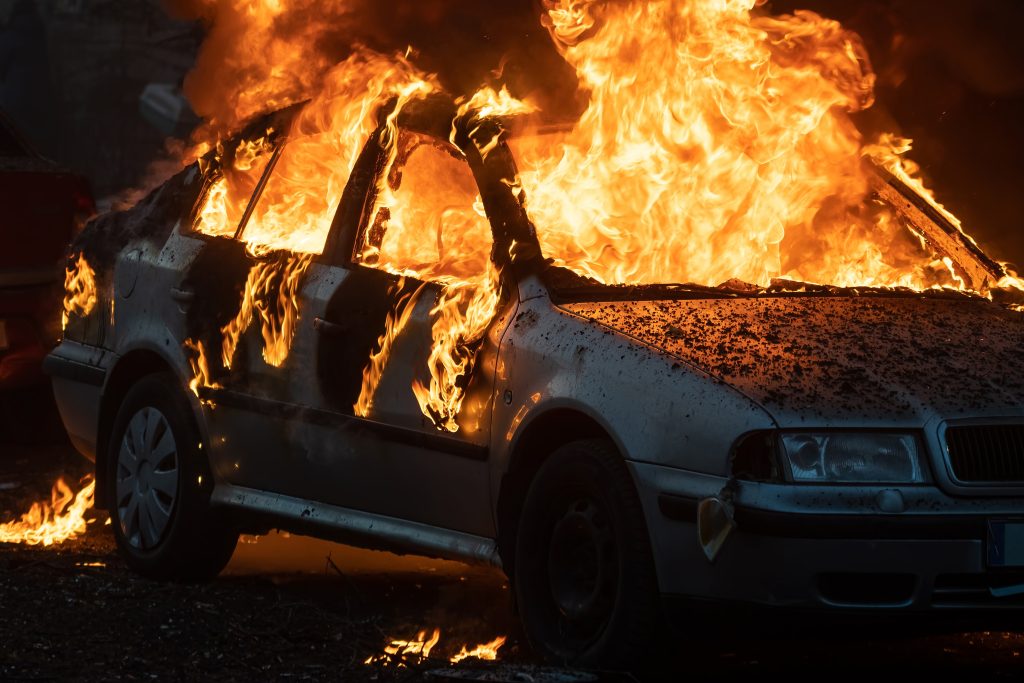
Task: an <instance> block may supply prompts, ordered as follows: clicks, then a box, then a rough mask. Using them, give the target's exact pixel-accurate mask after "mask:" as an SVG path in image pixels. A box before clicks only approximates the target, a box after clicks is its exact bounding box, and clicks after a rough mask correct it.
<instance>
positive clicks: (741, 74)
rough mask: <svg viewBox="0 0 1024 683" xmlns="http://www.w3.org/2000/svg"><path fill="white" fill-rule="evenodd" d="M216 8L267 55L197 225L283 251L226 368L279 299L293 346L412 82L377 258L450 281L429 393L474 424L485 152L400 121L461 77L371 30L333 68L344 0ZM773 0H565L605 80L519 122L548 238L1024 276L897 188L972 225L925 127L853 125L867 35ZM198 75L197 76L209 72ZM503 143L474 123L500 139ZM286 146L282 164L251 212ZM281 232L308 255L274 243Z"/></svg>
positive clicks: (953, 283) (1005, 281)
mask: <svg viewBox="0 0 1024 683" xmlns="http://www.w3.org/2000/svg"><path fill="white" fill-rule="evenodd" d="M203 3H204V5H205V6H207V7H208V8H209V10H210V12H211V13H212V14H214V15H217V16H220V14H222V13H223V14H225V15H230V16H231V17H233V20H232V21H233V23H232V22H228V24H226V25H228V26H232V27H233V29H234V30H235V32H236V35H235V36H233V37H232V39H233V40H236V41H237V40H247V41H249V43H251V45H253V46H254V49H253V51H252V53H251V54H252V55H253V60H252V61H253V64H249V63H248V62H246V63H245V64H242V63H234V62H232V63H230V64H228V65H227V66H226V67H225V70H224V71H225V73H228V74H232V76H231V78H230V82H229V83H227V84H226V85H225V88H226V90H225V92H229V93H232V94H233V96H232V97H220V98H219V99H218V98H211V97H210V96H209V93H207V94H206V96H205V98H206V99H205V102H204V105H205V106H201V107H199V109H200V110H201V112H202V113H206V114H208V115H209V116H210V118H211V122H210V124H209V126H208V128H207V133H208V134H209V135H210V138H209V139H208V141H207V142H206V143H204V145H203V146H204V147H205V148H207V149H213V150H214V155H213V156H214V161H215V162H217V163H219V164H220V165H221V166H222V168H220V169H219V170H215V171H214V172H213V177H212V178H211V180H212V181H213V182H212V186H211V187H210V189H209V190H208V192H207V197H206V200H205V204H204V206H203V207H202V209H201V210H200V213H199V217H198V220H197V226H196V227H197V229H198V230H200V231H201V232H204V233H207V234H209V235H217V236H233V235H235V234H236V232H238V231H239V230H240V229H241V230H242V232H241V239H242V240H243V241H244V242H245V243H246V245H247V248H248V251H249V253H250V254H252V255H253V256H255V257H256V258H257V259H260V260H259V262H258V263H257V264H256V265H254V266H253V268H252V269H251V271H250V273H249V278H248V282H247V283H246V287H245V293H244V295H243V300H242V305H241V310H240V311H239V314H238V316H237V318H236V319H235V320H234V321H232V322H231V323H230V324H229V325H228V326H226V327H225V328H224V329H223V330H222V332H223V344H222V349H221V351H222V357H223V362H224V364H225V365H226V366H230V364H231V362H232V360H233V357H234V354H235V352H236V349H237V345H238V341H239V338H240V336H241V334H242V333H243V332H244V331H245V329H246V328H247V327H249V326H250V325H251V324H252V323H253V321H254V320H255V318H256V316H257V315H258V316H259V317H260V323H261V327H262V333H263V338H264V342H265V348H264V358H265V360H266V361H267V363H268V364H270V365H275V366H279V365H281V364H282V363H283V362H284V360H285V359H286V358H287V355H288V349H289V347H290V344H291V339H292V335H293V333H294V326H295V320H296V318H295V316H296V315H297V310H298V309H297V295H298V286H299V284H300V283H301V279H302V277H303V275H304V273H305V271H306V269H307V268H308V267H309V265H310V263H311V257H312V256H313V255H316V254H319V253H321V251H322V250H323V248H324V243H325V240H326V237H327V233H328V231H329V229H330V226H331V223H332V220H333V219H334V216H335V212H336V210H337V207H338V205H339V203H340V200H341V195H342V192H343V190H344V188H345V186H346V183H347V181H348V177H349V175H350V173H351V171H352V169H353V167H354V164H355V161H356V159H357V156H358V154H359V153H360V151H361V149H362V147H363V145H364V143H365V142H366V140H367V139H368V137H369V136H370V134H371V133H372V132H373V131H374V130H375V129H376V128H377V126H378V119H377V113H378V111H379V109H380V106H381V105H382V103H384V102H386V101H389V100H393V101H395V102H397V104H396V106H395V107H394V109H393V110H392V111H391V114H390V116H389V117H388V119H387V125H386V129H385V131H384V135H383V136H382V144H383V145H384V147H385V150H386V151H387V153H388V157H387V159H386V162H385V169H384V170H385V172H384V173H382V174H381V175H380V177H379V178H380V179H379V183H378V184H379V186H378V187H377V188H376V190H377V192H376V203H375V205H374V206H373V207H370V208H371V213H370V215H371V217H372V220H371V232H372V233H373V235H372V236H373V237H375V239H373V240H370V241H369V243H368V244H366V245H364V246H363V248H362V250H361V253H360V254H359V255H358V260H359V261H360V262H361V263H362V264H363V265H364V266H368V267H374V268H379V269H383V270H386V271H388V272H391V273H393V274H396V275H400V276H403V277H410V278H414V279H417V280H420V281H424V282H430V283H434V285H436V287H437V289H438V293H437V295H436V297H437V298H436V302H435V305H434V306H433V308H432V315H433V316H434V320H433V325H432V333H431V334H432V340H433V347H432V350H431V353H430V354H429V358H427V359H426V363H427V369H428V374H429V377H430V379H429V382H426V383H425V382H421V381H416V382H415V383H414V385H413V386H412V387H411V390H412V391H413V393H414V395H415V397H416V399H417V401H418V403H419V405H420V407H421V409H422V411H423V413H424V414H425V415H427V416H429V417H430V418H431V419H432V420H433V421H434V423H435V424H436V425H437V426H438V427H439V428H441V429H445V430H448V431H452V432H454V431H457V430H458V428H459V426H458V424H457V416H458V413H459V410H460V408H461V405H462V398H463V394H464V391H465V383H466V381H467V378H468V377H469V376H470V374H471V372H472V366H473V361H474V357H475V349H476V348H477V347H478V345H479V342H480V340H481V338H482V337H483V335H484V334H485V333H486V330H487V328H488V327H489V325H490V323H491V321H492V320H493V318H494V317H495V314H496V311H497V308H498V305H499V286H498V277H497V274H496V273H495V272H494V269H493V266H492V265H491V263H490V259H489V252H488V249H487V246H488V245H489V244H490V243H491V234H490V226H489V225H488V221H487V220H486V216H485V214H484V211H483V202H482V200H481V199H480V197H479V196H477V195H476V189H475V184H474V183H473V182H472V178H471V177H470V178H469V179H468V181H467V178H466V176H465V173H466V172H467V169H465V168H464V166H465V163H464V161H465V160H464V159H461V158H460V156H461V154H462V151H461V150H459V149H458V145H455V144H454V142H453V144H452V147H451V149H447V150H445V151H446V154H435V155H433V156H432V157H431V156H430V155H429V154H420V153H419V152H417V149H418V148H419V147H424V148H426V149H432V148H434V147H437V145H436V144H435V143H428V142H427V141H425V140H421V139H417V138H416V136H411V135H410V134H408V133H404V132H402V131H399V130H398V129H397V125H396V121H397V117H398V115H399V112H400V111H401V110H402V108H403V107H404V106H406V105H407V104H408V103H409V102H412V101H414V100H417V99H420V98H423V97H425V96H426V95H428V94H430V93H433V92H436V91H438V90H440V85H439V81H438V79H437V78H436V77H434V76H432V75H428V74H426V73H424V72H422V71H421V70H420V69H418V68H417V67H416V66H415V65H414V63H413V60H414V56H413V55H412V54H411V53H406V54H405V55H382V54H378V53H375V52H373V51H372V50H369V49H367V48H365V47H362V46H355V47H353V49H352V51H351V52H350V53H349V54H350V56H349V57H348V58H346V59H345V60H343V61H342V62H340V63H338V64H336V65H334V66H328V64H327V61H326V60H327V58H326V57H325V55H323V54H321V53H320V52H318V50H317V47H316V44H317V38H318V37H319V36H322V35H323V34H324V32H325V31H328V30H329V25H330V24H331V23H332V21H335V20H337V21H336V22H335V23H339V22H341V19H342V18H343V17H344V16H345V13H346V8H345V3H344V2H332V3H328V4H327V5H326V6H325V8H324V10H323V12H324V13H325V14H324V16H323V17H322V19H321V20H311V21H308V22H305V21H304V22H301V25H300V24H296V23H295V22H287V21H285V19H286V18H287V17H288V16H289V15H290V14H291V15H293V16H295V17H300V16H301V17H304V18H311V17H315V16H317V14H316V12H314V11H313V10H314V8H315V6H316V3H315V2H313V0H259V1H257V2H243V0H220V2H216V1H215V0H203ZM764 4H765V3H764V2H763V1H762V0H685V1H684V0H621V1H617V2H609V1H607V0H545V2H544V6H545V9H546V12H545V15H544V17H543V22H544V24H545V26H546V27H547V28H548V30H549V32H550V34H551V37H552V39H553V40H554V42H555V44H556V46H557V47H558V49H559V51H560V53H561V54H562V56H563V58H564V59H565V60H566V61H567V63H568V64H569V65H570V66H572V67H573V68H574V69H575V71H576V73H577V75H578V78H579V82H580V84H581V86H582V88H583V89H584V91H585V92H586V93H587V95H588V97H589V100H588V104H587V106H586V109H585V111H584V113H583V114H582V115H581V117H580V119H579V120H578V121H577V122H576V123H575V124H573V125H572V126H569V127H565V128H564V129H562V130H560V132H557V133H551V132H550V131H546V130H540V129H538V130H536V131H535V133H536V134H534V135H532V136H529V135H527V136H520V138H519V139H517V140H512V144H513V147H514V148H515V151H516V156H517V160H518V163H519V168H520V177H519V178H517V179H515V180H514V181H510V182H512V183H513V184H514V186H513V190H514V191H515V192H516V194H517V195H518V196H520V197H521V198H525V200H526V201H527V209H528V212H529V214H530V216H531V218H532V220H533V221H534V223H535V224H536V225H537V233H538V236H539V239H540V241H541V246H542V248H543V251H544V254H545V256H548V257H551V258H552V259H553V260H554V263H555V264H556V265H561V266H564V267H567V268H570V269H572V270H574V271H575V272H577V273H579V274H581V275H584V276H588V277H591V278H594V279H596V280H598V281H601V282H605V283H657V282H693V283H698V284H707V285H717V284H720V283H723V282H726V281H728V280H731V279H739V280H744V281H747V282H751V283H757V284H759V285H768V284H770V283H771V281H772V280H773V279H776V278H785V279H790V280H798V281H808V282H820V283H828V284H835V285H840V286H854V285H866V286H882V287H894V286H901V287H912V288H916V289H926V288H930V287H954V288H958V289H966V288H970V287H974V288H977V289H981V290H985V289H986V288H987V287H989V286H990V285H991V284H998V286H1002V287H1013V288H1016V289H1019V290H1022V291H1024V282H1021V281H1020V280H1018V279H1017V278H1016V276H1015V275H1012V274H1007V275H1006V276H1005V277H1002V279H1000V281H999V282H998V283H989V282H988V281H986V280H978V279H977V278H965V277H964V276H963V275H962V274H961V273H960V271H958V270H957V268H956V264H955V263H954V259H953V258H950V255H948V254H943V253H940V252H941V250H938V249H935V248H934V247H935V245H933V244H931V243H929V241H928V240H926V239H925V238H924V236H922V235H921V234H920V233H919V232H918V231H916V230H915V228H914V226H912V225H910V224H909V222H908V219H907V218H905V217H903V216H901V215H900V214H899V213H898V211H896V210H895V208H894V207H891V206H889V205H887V204H886V203H885V202H884V201H882V200H881V199H880V197H879V196H878V193H877V192H876V190H875V185H874V183H875V181H876V177H875V176H876V172H875V171H874V170H873V168H872V164H874V165H877V166H880V167H882V168H884V169H886V170H888V171H889V172H890V173H891V174H893V175H895V176H896V177H897V178H899V179H900V180H902V181H903V182H904V183H905V184H906V185H907V186H908V187H909V188H910V189H911V190H912V191H914V192H916V193H918V194H920V195H921V196H922V197H923V198H925V200H926V201H927V202H929V203H930V204H931V207H932V208H933V209H934V210H935V211H936V212H938V214H939V215H940V216H942V217H944V218H945V219H946V220H948V221H949V223H950V224H951V225H952V226H954V227H955V228H956V229H958V230H959V229H960V225H959V222H958V221H957V220H956V217H955V216H953V215H952V214H951V213H950V212H949V211H948V210H946V209H945V208H943V207H942V205H941V204H940V203H939V202H938V201H936V199H935V198H934V196H933V195H932V194H931V193H930V192H929V191H928V189H927V188H926V187H925V186H924V184H923V183H922V182H921V181H920V179H919V177H918V169H917V168H916V167H915V166H914V165H913V164H912V163H911V162H910V161H909V160H908V159H907V158H906V157H905V152H906V151H907V150H909V144H910V143H909V141H904V140H901V139H897V138H895V137H892V136H883V137H882V138H881V139H879V140H877V141H875V142H872V143H870V144H868V143H866V142H865V140H864V139H863V137H862V135H861V133H860V132H859V131H858V129H857V128H856V126H855V125H854V122H853V119H852V114H854V113H856V112H859V111H862V110H864V109H866V108H868V107H870V106H871V105H872V103H873V99H874V85H875V76H874V73H873V72H872V70H871V66H870V63H869V59H868V56H867V52H866V50H865V48H864V46H863V44H862V42H861V40H860V38H859V37H858V36H857V35H856V34H854V33H852V32H850V31H848V30H846V29H844V28H843V27H842V26H841V25H840V24H839V23H838V22H836V21H833V20H830V19H826V18H823V17H821V16H819V15H817V14H815V13H813V12H808V11H798V12H796V13H795V14H793V15H781V16H773V15H770V14H768V13H767V11H766V10H765V9H764V8H763V5H764ZM341 23H343V22H341ZM293 24H295V25H293ZM214 25H215V30H216V26H217V23H216V21H215V24H214ZM286 35H287V36H288V37H290V38H292V39H293V40H291V41H289V40H287V39H285V38H284V36H286ZM297 36H299V37H301V38H302V40H295V39H296V37H297ZM232 54H234V53H232ZM201 66H202V65H201ZM250 66H251V67H252V68H249V67H250ZM219 87H220V84H218V88H219ZM196 88H197V84H196V83H195V82H193V83H192V84H191V87H190V90H192V91H195V90H196ZM303 98H311V99H310V100H309V102H308V103H307V104H306V105H304V107H303V108H302V109H301V111H300V112H299V113H298V114H297V115H296V118H295V119H294V121H293V122H292V123H291V124H290V126H291V127H290V129H289V130H288V131H287V133H286V134H285V135H281V136H275V135H274V131H267V135H266V136H264V137H262V138H260V139H258V140H255V141H249V142H245V143H242V144H241V145H239V146H238V147H236V148H234V149H225V148H224V147H223V145H221V144H219V143H217V142H215V141H216V139H217V133H216V131H224V130H228V129H231V128H237V127H238V126H239V124H240V123H241V122H242V121H244V120H246V119H247V118H249V117H251V116H252V115H254V114H256V113H259V112H262V111H267V110H272V109H275V108H278V107H281V106H284V105H287V104H291V103H294V102H297V101H300V100H301V99H303ZM201 99H202V98H201ZM457 103H458V105H459V108H458V114H457V116H458V117H459V118H460V119H461V120H462V123H466V124H469V125H470V126H471V127H472V125H473V124H474V123H476V122H477V121H480V120H482V119H484V118H487V117H507V116H518V117H523V116H526V115H529V114H532V113H534V112H535V111H536V108H535V107H534V106H533V105H532V104H530V103H529V102H528V101H523V100H519V99H516V98H515V97H514V96H513V95H512V94H511V93H510V92H509V90H508V89H507V88H506V87H500V88H497V89H496V88H495V87H491V86H487V87H482V88H480V89H479V90H477V91H476V92H475V93H473V94H472V95H471V96H468V97H462V98H460V99H458V100H457ZM454 126H455V122H454V121H453V133H454V130H455V128H454ZM272 137H280V138H281V139H283V140H284V141H285V142H286V144H284V146H283V147H280V144H281V143H280V142H276V141H275V142H270V140H271V138H272ZM471 137H472V138H475V136H471ZM453 140H454V135H453ZM497 142H498V139H497V138H494V139H492V140H489V141H476V140H474V144H476V145H477V146H478V149H477V150H476V151H478V152H479V153H480V154H481V155H482V156H483V157H485V158H486V157H487V155H488V154H489V153H490V152H491V151H492V150H493V149H494V148H495V146H496V144H497ZM203 146H201V147H203ZM417 154H420V156H419V162H417V156H416V155H417ZM417 163H419V165H418V166H417ZM268 164H273V165H274V166H273V172H272V173H270V174H269V175H267V178H268V180H267V184H266V186H265V187H263V188H262V190H261V191H259V192H257V194H258V197H257V198H256V199H255V200H254V202H253V206H251V207H249V208H250V209H251V214H250V215H249V216H248V219H247V221H245V224H244V225H242V222H243V220H244V216H245V212H246V208H247V204H248V202H249V198H250V195H251V194H253V191H254V189H255V188H257V187H258V183H259V181H260V178H261V177H263V176H264V171H265V170H266V168H267V166H268ZM399 165H400V166H401V168H399ZM460 166H462V167H463V168H461V170H460V168H459V167H460ZM460 173H462V174H463V175H461V176H460ZM467 193H468V195H467ZM964 237H965V242H966V240H969V238H966V236H964ZM279 251H282V252H288V253H290V254H292V256H291V257H289V258H285V257H282V256H277V255H274V254H275V253H276V252H279ZM278 290H280V291H278ZM423 291H425V290H423ZM432 291H433V288H432ZM275 292H276V294H275ZM414 301H415V297H413V299H409V298H403V299H402V301H400V302H398V304H397V306H396V308H395V310H394V311H393V312H392V313H391V315H390V316H389V317H388V321H387V326H386V330H385V333H384V334H383V335H382V336H381V338H380V340H379V344H378V347H377V349H376V350H375V351H374V353H373V354H372V356H371V357H370V358H369V359H368V360H367V366H366V369H365V371H364V376H363V386H362V391H361V393H360V397H359V400H358V401H357V403H356V405H355V411H356V412H357V414H360V415H368V414H369V412H370V411H371V410H372V404H373V394H374V392H375V390H376V386H377V383H378V382H379V380H380V377H381V373H382V372H383V369H384V366H385V365H386V363H387V362H388V361H389V359H390V355H391V354H390V349H391V345H392V343H393V341H394V339H395V337H396V336H397V335H398V334H399V333H400V332H401V330H402V328H403V327H404V326H405V323H407V322H408V319H409V315H410V314H411V310H412V306H413V303H414ZM199 376H200V375H199V373H198V372H197V378H198V377H199Z"/></svg>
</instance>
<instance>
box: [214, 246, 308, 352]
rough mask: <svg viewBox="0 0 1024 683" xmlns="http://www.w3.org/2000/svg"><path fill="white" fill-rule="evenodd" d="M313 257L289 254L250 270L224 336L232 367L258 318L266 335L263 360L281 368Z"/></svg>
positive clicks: (289, 345) (296, 321)
mask: <svg viewBox="0 0 1024 683" xmlns="http://www.w3.org/2000/svg"><path fill="white" fill-rule="evenodd" d="M312 263H313V258H312V256H310V255H309V254H297V255H294V254H291V255H289V254H285V255H283V256H278V257H277V258H274V259H270V260H265V261H258V262H257V263H256V264H255V265H254V266H253V267H252V268H251V269H250V270H249V276H248V278H247V279H246V283H245V291H244V293H243V294H242V305H241V307H240V308H239V311H238V315H236V316H235V318H234V320H232V321H231V322H229V323H228V324H227V325H226V326H225V327H224V329H223V330H221V333H222V334H223V336H224V341H223V344H222V361H223V363H224V367H225V368H230V367H231V364H232V362H233V361H234V357H235V350H236V349H237V348H238V342H239V340H240V339H241V337H242V335H243V334H244V333H245V331H246V330H247V329H249V326H250V325H251V324H252V322H253V319H254V318H255V317H256V316H257V315H258V316H259V319H260V329H261V332H262V335H263V360H265V361H266V362H267V364H268V365H271V366H273V367H275V368H276V367H281V365H282V364H284V361H285V360H286V359H287V358H288V353H289V351H290V349H291V344H292V338H293V337H294V336H295V326H296V325H297V324H298V319H299V290H300V288H301V286H302V278H303V275H305V273H306V271H307V270H308V269H309V266H310V265H312Z"/></svg>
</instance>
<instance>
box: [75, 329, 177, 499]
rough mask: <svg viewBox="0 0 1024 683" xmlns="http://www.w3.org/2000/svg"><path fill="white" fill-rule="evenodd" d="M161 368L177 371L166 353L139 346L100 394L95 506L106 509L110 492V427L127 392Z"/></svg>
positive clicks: (125, 357)
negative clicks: (108, 480) (108, 463)
mask: <svg viewBox="0 0 1024 683" xmlns="http://www.w3.org/2000/svg"><path fill="white" fill-rule="evenodd" d="M162 372H167V373H170V374H175V375H176V374H177V373H175V371H174V365H173V364H172V362H171V361H170V360H169V359H167V358H166V357H165V356H164V355H163V354H161V353H158V352H156V351H153V350H152V349H147V348H139V349H134V350H132V351H129V352H128V353H126V354H124V355H123V356H121V357H120V358H119V359H118V361H117V363H116V364H115V365H114V367H113V368H112V369H111V371H110V375H109V377H108V378H107V382H106V384H105V386H104V388H103V395H102V396H101V397H100V413H99V429H98V431H97V438H96V496H95V500H96V507H97V508H100V509H104V508H105V506H106V501H107V496H108V490H107V486H108V482H107V457H108V450H109V441H110V431H111V430H112V429H113V425H114V420H115V418H116V417H117V411H118V409H119V408H120V407H121V403H122V402H123V401H124V398H125V396H126V395H127V394H128V392H129V391H130V390H131V388H132V386H134V385H135V383H136V382H138V381H139V380H140V379H142V378H143V377H146V376H147V375H154V374H158V373H162Z"/></svg>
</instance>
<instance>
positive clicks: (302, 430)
mask: <svg viewBox="0 0 1024 683" xmlns="http://www.w3.org/2000/svg"><path fill="white" fill-rule="evenodd" d="M403 144H404V145H405V153H404V154H403V155H402V156H401V157H400V160H399V162H397V165H396V167H395V168H393V169H392V171H391V173H390V178H389V183H388V184H389V187H390V190H389V191H387V192H385V193H383V195H382V196H381V198H380V199H379V201H378V206H377V208H376V210H375V211H374V212H373V213H372V216H371V217H370V222H369V223H368V224H367V225H366V226H364V227H365V228H366V229H364V230H361V231H359V232H360V234H361V235H362V236H363V237H362V238H361V239H360V240H358V241H357V245H356V249H355V252H354V256H352V257H351V258H350V259H348V262H342V263H338V264H337V265H331V266H324V265H320V264H318V265H317V266H315V267H314V270H315V273H314V276H313V278H312V280H311V283H310V285H309V286H307V287H306V288H305V289H304V290H303V292H302V300H301V304H300V317H299V324H298V328H297V331H296V336H295V340H294V346H293V350H292V354H293V355H296V356H301V357H302V358H304V359H305V362H306V363H308V365H307V370H308V372H306V373H304V374H302V375H301V376H300V375H293V376H292V378H291V390H290V401H289V402H290V404H291V405H292V406H293V408H292V409H293V410H294V411H295V414H296V415H297V416H298V417H299V419H296V420H294V421H293V422H292V425H291V427H290V430H291V431H290V439H291V452H292V456H293V460H292V462H293V463H301V470H302V472H301V475H300V476H299V477H298V478H294V479H293V478H291V477H289V480H290V481H289V483H288V484H287V488H288V489H290V490H283V491H282V492H283V493H293V494H294V495H297V496H300V497H303V498H312V499H315V500H318V501H322V502H326V503H331V504H335V505H339V506H342V507H347V508H353V509H358V510H364V511H368V512H374V513H378V514H383V515H388V516H392V517H397V518H402V519H408V520H413V521H418V522H422V523H427V524H431V525H435V526H440V527H444V528H449V529H454V530H458V531H463V532H466V533H473V534H478V535H482V536H486V535H490V534H491V533H493V520H492V517H491V514H490V493H489V483H488V482H489V480H488V469H487V452H488V445H489V442H490V415H491V407H492V397H493V386H494V383H493V373H494V366H495V359H496V357H497V349H498V345H499V343H500V338H501V334H502V332H503V330H504V328H505V321H507V320H508V318H509V316H510V315H511V306H512V302H511V301H507V300H503V299H502V298H501V297H500V296H499V294H498V291H497V290H498V288H497V276H496V275H495V274H494V272H493V268H492V267H491V266H490V245H491V238H490V227H489V225H488V223H487V220H486V218H485V217H484V216H483V211H482V209H481V208H480V202H479V198H478V194H477V190H476V185H475V181H474V179H473V175H472V172H471V170H470V168H469V166H468V165H467V164H466V163H465V161H464V160H461V159H460V158H459V154H458V152H457V151H456V150H455V149H454V148H452V147H451V146H450V145H447V144H446V143H443V142H438V141H434V140H430V139H425V138H416V139H411V138H409V139H406V138H403ZM343 227H344V226H342V228H343ZM348 227H352V226H348ZM335 228H336V229H339V226H337V225H336V226H335Z"/></svg>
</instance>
